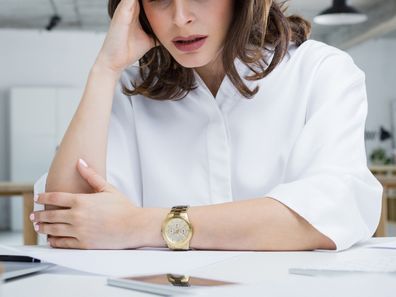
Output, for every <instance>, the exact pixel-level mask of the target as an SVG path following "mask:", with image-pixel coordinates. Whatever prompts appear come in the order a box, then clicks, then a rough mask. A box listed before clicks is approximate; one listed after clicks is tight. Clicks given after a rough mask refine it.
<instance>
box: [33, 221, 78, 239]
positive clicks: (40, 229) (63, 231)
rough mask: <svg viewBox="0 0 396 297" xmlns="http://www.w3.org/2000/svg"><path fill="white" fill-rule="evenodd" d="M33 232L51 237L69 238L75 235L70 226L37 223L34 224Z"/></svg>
mask: <svg viewBox="0 0 396 297" xmlns="http://www.w3.org/2000/svg"><path fill="white" fill-rule="evenodd" d="M34 230H35V231H36V232H37V233H41V234H48V235H52V236H61V237H71V236H74V235H75V232H73V227H72V225H70V224H48V223H38V224H35V226H34Z"/></svg>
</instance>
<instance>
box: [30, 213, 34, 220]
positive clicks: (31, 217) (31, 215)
mask: <svg viewBox="0 0 396 297" xmlns="http://www.w3.org/2000/svg"><path fill="white" fill-rule="evenodd" d="M29 219H30V220H31V221H34V213H31V214H30V216H29Z"/></svg>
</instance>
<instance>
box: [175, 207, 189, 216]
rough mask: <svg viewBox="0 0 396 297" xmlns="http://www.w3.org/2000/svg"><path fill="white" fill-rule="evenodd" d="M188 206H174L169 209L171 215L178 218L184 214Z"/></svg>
mask: <svg viewBox="0 0 396 297" xmlns="http://www.w3.org/2000/svg"><path fill="white" fill-rule="evenodd" d="M188 207H189V206H188V205H178V206H174V207H172V209H171V214H173V215H174V216H178V215H180V214H181V213H182V212H186V211H187V209H188Z"/></svg>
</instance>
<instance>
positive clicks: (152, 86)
mask: <svg viewBox="0 0 396 297" xmlns="http://www.w3.org/2000/svg"><path fill="white" fill-rule="evenodd" d="M120 1H121V0H109V2H108V13H109V16H110V18H112V17H113V15H114V12H115V10H116V8H117V6H118V4H119V3H120ZM141 2H142V0H139V3H140V7H141V9H140V15H139V20H140V23H141V24H142V27H143V30H144V31H145V32H146V33H147V34H148V35H149V36H151V37H153V38H154V40H155V41H156V43H157V44H159V46H157V47H154V48H152V49H151V50H150V51H148V52H147V53H146V54H145V55H144V56H143V57H142V58H141V59H140V60H139V66H140V76H141V79H140V83H139V84H137V83H136V82H134V81H132V82H131V83H132V86H133V87H134V89H133V90H130V89H128V88H126V87H125V86H123V92H124V93H125V94H126V95H128V96H133V95H138V94H140V95H143V96H145V97H148V98H151V99H155V100H179V99H182V98H184V97H185V96H186V95H187V94H188V93H189V92H190V91H191V90H193V89H195V88H196V82H195V78H194V73H193V71H192V69H191V68H186V67H183V66H182V65H180V64H179V63H178V62H177V61H176V60H175V59H174V58H173V57H172V56H171V54H170V53H169V52H168V51H167V49H166V48H165V47H164V46H162V45H161V44H160V42H159V40H158V39H157V37H156V36H155V34H154V32H153V30H152V28H151V26H150V24H149V22H148V20H147V17H146V14H145V13H144V10H143V5H142V3H141ZM286 2H287V1H282V2H277V1H273V0H234V12H233V13H234V14H233V21H232V23H231V25H230V28H229V31H228V34H227V37H226V39H225V40H226V42H225V44H224V48H223V56H222V59H223V65H224V70H225V74H226V75H227V76H228V77H229V79H230V81H231V82H232V83H233V84H234V86H235V87H236V88H237V89H238V91H239V92H240V93H241V94H242V95H243V96H244V97H246V98H248V99H249V98H252V97H253V96H254V95H255V94H256V93H257V91H258V89H259V88H258V86H256V87H255V88H254V89H253V90H250V89H249V88H248V87H247V86H246V84H245V83H244V82H243V80H242V78H241V77H240V75H239V73H238V71H237V69H236V68H235V65H234V60H235V59H236V58H239V59H240V60H241V61H242V62H243V63H244V64H245V65H246V66H247V67H248V68H249V69H250V70H251V71H252V74H251V75H249V76H246V77H244V78H245V79H246V80H250V81H254V80H259V79H262V78H264V77H266V76H267V75H268V74H270V73H271V72H272V71H273V70H274V69H275V67H276V66H277V65H278V64H279V63H280V62H281V61H282V59H283V58H284V57H285V55H286V54H287V52H288V47H289V44H290V42H294V43H295V44H296V45H297V46H299V45H301V44H302V43H303V42H304V41H306V40H307V39H308V37H309V34H310V32H311V25H310V23H309V22H308V21H306V20H305V19H303V18H302V17H300V16H296V15H292V16H286V15H285V12H286V10H287V7H286V5H285V4H286ZM266 53H267V54H268V53H271V54H273V56H272V59H271V62H270V63H268V61H267V57H268V55H267V54H266Z"/></svg>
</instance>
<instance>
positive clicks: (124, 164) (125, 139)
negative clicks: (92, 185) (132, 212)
mask: <svg viewBox="0 0 396 297" xmlns="http://www.w3.org/2000/svg"><path fill="white" fill-rule="evenodd" d="M128 73H129V72H128V71H125V72H124V73H123V75H122V76H121V79H120V81H119V83H118V85H117V87H116V91H115V95H114V101H113V107H112V112H111V117H110V123H109V132H108V142H107V160H106V172H107V181H108V182H109V183H111V184H112V185H113V186H115V187H116V188H117V189H118V190H119V191H121V192H122V193H123V194H124V195H126V196H127V197H128V198H129V199H130V200H131V201H133V202H134V203H135V204H136V205H137V206H142V187H141V178H140V176H141V174H140V161H139V152H138V146H137V140H136V139H137V138H136V130H135V119H134V112H133V106H132V101H131V98H130V97H129V96H126V95H125V94H123V93H122V84H124V85H126V86H127V87H129V88H130V87H131V83H130V78H129V75H128Z"/></svg>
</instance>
